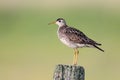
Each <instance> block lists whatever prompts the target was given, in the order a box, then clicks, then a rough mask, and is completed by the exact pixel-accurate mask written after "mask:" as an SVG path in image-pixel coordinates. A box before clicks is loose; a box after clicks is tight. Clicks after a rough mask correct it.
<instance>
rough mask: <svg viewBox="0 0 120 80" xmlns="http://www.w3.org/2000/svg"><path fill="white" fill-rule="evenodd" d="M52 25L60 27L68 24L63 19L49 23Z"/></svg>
mask: <svg viewBox="0 0 120 80" xmlns="http://www.w3.org/2000/svg"><path fill="white" fill-rule="evenodd" d="M50 24H57V25H58V26H59V27H61V26H65V25H66V22H65V20H64V19H63V18H58V19H57V20H56V21H54V22H51V23H49V25H50Z"/></svg>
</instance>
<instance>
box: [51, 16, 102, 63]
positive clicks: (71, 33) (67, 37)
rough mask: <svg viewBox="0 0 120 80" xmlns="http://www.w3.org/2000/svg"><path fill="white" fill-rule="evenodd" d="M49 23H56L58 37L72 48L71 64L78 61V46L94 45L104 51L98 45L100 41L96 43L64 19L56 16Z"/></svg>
mask: <svg viewBox="0 0 120 80" xmlns="http://www.w3.org/2000/svg"><path fill="white" fill-rule="evenodd" d="M50 24H57V25H58V30H57V35H58V38H59V39H60V41H61V42H62V43H63V44H65V45H67V46H68V47H70V48H73V49H74V57H73V65H77V63H78V54H79V51H78V48H82V47H94V48H97V49H98V50H100V51H102V52H104V50H103V49H101V48H99V47H98V46H100V45H101V44H100V43H97V42H96V41H94V40H92V39H90V38H89V37H87V36H86V35H85V34H84V33H83V32H82V31H80V30H79V29H76V28H74V27H70V26H68V25H67V24H66V21H65V19H63V18H58V19H57V20H56V21H54V22H51V23H49V25H50Z"/></svg>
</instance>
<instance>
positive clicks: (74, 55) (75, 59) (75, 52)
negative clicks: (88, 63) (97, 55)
mask: <svg viewBox="0 0 120 80" xmlns="http://www.w3.org/2000/svg"><path fill="white" fill-rule="evenodd" d="M75 58H76V50H75V49H74V57H73V65H75V60H76V59H75Z"/></svg>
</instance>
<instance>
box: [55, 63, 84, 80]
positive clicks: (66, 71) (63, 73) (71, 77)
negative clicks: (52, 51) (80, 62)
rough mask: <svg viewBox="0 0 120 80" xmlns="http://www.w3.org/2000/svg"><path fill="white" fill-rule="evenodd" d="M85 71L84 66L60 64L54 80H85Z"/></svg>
mask: <svg viewBox="0 0 120 80" xmlns="http://www.w3.org/2000/svg"><path fill="white" fill-rule="evenodd" d="M84 77H85V71H84V68H83V67H82V66H75V65H62V64H58V65H57V66H56V69H55V71H54V76H53V80H84Z"/></svg>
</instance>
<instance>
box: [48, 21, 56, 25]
mask: <svg viewBox="0 0 120 80" xmlns="http://www.w3.org/2000/svg"><path fill="white" fill-rule="evenodd" d="M55 23H56V21H54V22H51V23H48V25H50V24H55Z"/></svg>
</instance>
